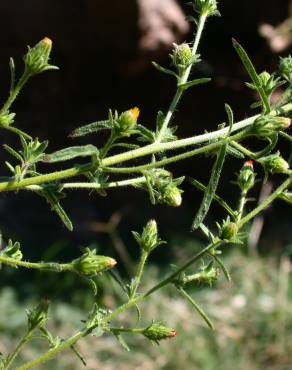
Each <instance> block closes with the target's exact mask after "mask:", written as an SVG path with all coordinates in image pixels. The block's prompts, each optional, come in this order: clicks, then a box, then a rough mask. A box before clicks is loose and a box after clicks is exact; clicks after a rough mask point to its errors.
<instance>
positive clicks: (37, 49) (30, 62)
mask: <svg viewBox="0 0 292 370" xmlns="http://www.w3.org/2000/svg"><path fill="white" fill-rule="evenodd" d="M51 50H52V40H51V39H49V38H48V37H45V38H44V39H42V40H41V41H40V42H39V43H37V44H36V45H35V46H34V47H33V48H30V47H28V52H27V53H26V55H25V56H24V63H25V71H26V73H27V74H28V75H30V76H33V75H36V74H39V73H41V72H44V71H46V70H48V69H58V67H56V66H53V65H50V64H49V60H50V54H51Z"/></svg>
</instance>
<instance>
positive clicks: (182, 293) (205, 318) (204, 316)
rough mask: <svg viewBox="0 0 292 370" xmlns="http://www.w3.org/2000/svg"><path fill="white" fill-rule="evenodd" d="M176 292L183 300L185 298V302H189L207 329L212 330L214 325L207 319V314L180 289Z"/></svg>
mask: <svg viewBox="0 0 292 370" xmlns="http://www.w3.org/2000/svg"><path fill="white" fill-rule="evenodd" d="M177 290H178V291H179V292H180V294H181V296H182V297H183V298H185V299H186V300H187V301H189V302H190V304H191V305H192V306H193V307H194V309H195V310H196V311H197V312H198V313H199V315H200V316H201V317H202V318H203V320H204V321H205V322H206V323H207V325H208V326H209V328H210V329H213V330H214V325H213V323H212V321H211V320H210V319H209V317H208V316H207V314H206V313H205V312H204V311H203V310H202V309H201V307H200V306H199V305H198V304H197V303H196V302H195V301H194V300H193V298H192V297H191V296H190V295H189V294H188V293H187V292H186V291H185V290H184V289H183V288H182V287H179V288H177Z"/></svg>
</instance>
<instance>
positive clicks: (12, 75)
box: [9, 58, 15, 92]
mask: <svg viewBox="0 0 292 370" xmlns="http://www.w3.org/2000/svg"><path fill="white" fill-rule="evenodd" d="M9 68H10V92H12V91H13V90H14V87H15V64H14V60H13V58H10V60H9Z"/></svg>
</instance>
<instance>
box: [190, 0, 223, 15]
mask: <svg viewBox="0 0 292 370" xmlns="http://www.w3.org/2000/svg"><path fill="white" fill-rule="evenodd" d="M193 7H194V9H195V11H197V12H198V13H199V14H205V15H206V16H211V15H217V14H219V12H218V8H217V1H216V0H195V1H194V5H193Z"/></svg>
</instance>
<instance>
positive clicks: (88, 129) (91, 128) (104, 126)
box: [69, 120, 112, 137]
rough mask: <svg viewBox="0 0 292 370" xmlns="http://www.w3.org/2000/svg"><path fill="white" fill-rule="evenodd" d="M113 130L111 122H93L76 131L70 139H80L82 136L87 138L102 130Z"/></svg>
mask: <svg viewBox="0 0 292 370" xmlns="http://www.w3.org/2000/svg"><path fill="white" fill-rule="evenodd" d="M111 128H112V126H111V124H110V121H109V120H105V121H97V122H92V123H89V124H87V125H84V126H81V127H79V128H77V129H75V130H74V131H73V132H72V133H71V134H70V135H69V137H80V136H85V135H89V134H93V133H96V132H99V131H101V130H110V129H111Z"/></svg>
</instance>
